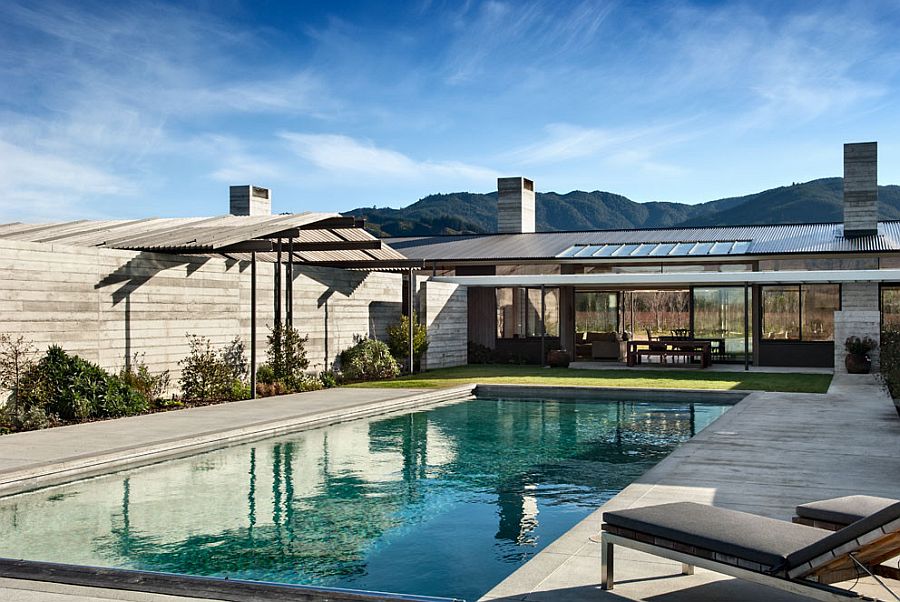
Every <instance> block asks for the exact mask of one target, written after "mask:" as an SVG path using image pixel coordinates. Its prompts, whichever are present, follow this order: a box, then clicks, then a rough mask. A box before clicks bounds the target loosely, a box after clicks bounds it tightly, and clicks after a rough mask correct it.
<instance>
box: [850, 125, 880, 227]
mask: <svg viewBox="0 0 900 602" xmlns="http://www.w3.org/2000/svg"><path fill="white" fill-rule="evenodd" d="M877 233H878V143H877V142H857V143H852V144H845V145H844V238H855V237H859V236H867V235H870V234H877Z"/></svg>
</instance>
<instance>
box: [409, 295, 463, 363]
mask: <svg viewBox="0 0 900 602" xmlns="http://www.w3.org/2000/svg"><path fill="white" fill-rule="evenodd" d="M467 306H468V295H467V289H466V287H464V286H460V285H458V284H449V283H446V282H432V281H425V282H422V284H421V288H420V289H419V316H420V319H421V320H422V321H423V322H424V324H425V328H426V331H427V333H428V351H426V352H425V356H424V357H423V358H422V369H423V370H434V369H435V368H449V367H450V366H465V365H466V363H467V362H468V340H469V337H468V332H467V327H466V326H467V320H466V313H467Z"/></svg>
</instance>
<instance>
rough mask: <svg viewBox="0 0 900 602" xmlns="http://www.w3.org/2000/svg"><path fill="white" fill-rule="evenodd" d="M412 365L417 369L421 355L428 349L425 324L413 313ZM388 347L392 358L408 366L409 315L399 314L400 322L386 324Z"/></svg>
mask: <svg viewBox="0 0 900 602" xmlns="http://www.w3.org/2000/svg"><path fill="white" fill-rule="evenodd" d="M413 324H414V326H413V366H414V367H415V368H416V369H417V370H418V369H419V366H420V365H421V361H422V355H423V354H424V353H425V352H426V351H427V350H428V333H427V332H426V330H425V325H424V324H420V323H419V320H418V318H417V316H416V314H415V313H413ZM388 347H389V348H390V350H391V355H393V356H394V359H395V360H397V362H398V363H399V364H400V365H401V366H403V368H404V369H407V368H408V367H409V316H407V315H403V316H400V322H399V323H396V324H391V325H390V326H388Z"/></svg>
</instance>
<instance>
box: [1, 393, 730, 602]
mask: <svg viewBox="0 0 900 602" xmlns="http://www.w3.org/2000/svg"><path fill="white" fill-rule="evenodd" d="M726 409H727V408H726V407H725V406H713V405H700V404H697V405H695V404H674V403H652V404H650V403H627V402H619V403H615V402H612V403H572V402H552V401H545V402H530V401H496V400H475V401H469V402H464V403H455V404H451V405H444V406H441V407H437V408H434V409H431V410H427V411H420V412H414V413H411V414H404V415H396V416H388V417H380V418H378V417H376V418H371V419H368V420H359V421H354V422H350V423H346V424H338V425H334V426H330V427H327V428H322V429H317V430H313V431H306V432H302V433H296V434H293V435H288V436H284V437H279V438H277V439H270V440H266V441H261V442H256V443H252V444H246V445H241V446H236V447H230V448H225V449H221V450H218V451H213V452H208V453H204V454H200V455H196V456H192V457H189V458H184V459H179V460H172V461H168V462H163V463H160V464H156V465H153V466H147V467H143V468H138V469H134V470H128V471H123V472H119V473H115V474H111V475H107V476H104V477H100V478H96V479H90V480H85V481H80V482H77V483H72V484H70V485H64V486H60V487H55V488H52V489H46V490H42V491H37V492H34V493H30V494H23V495H19V496H15V497H11V498H6V499H2V500H0V555H2V556H5V557H14V558H30V559H38V560H48V561H57V562H71V563H81V564H93V565H101V566H116V567H128V568H137V569H145V570H155V571H167V572H175V573H187V574H194V575H218V576H226V575H227V576H230V577H232V578H241V579H256V580H266V581H279V582H287V583H307V584H318V585H329V586H338V587H351V588H364V589H371V590H380V591H395V592H402V593H419V594H431V595H443V596H458V597H463V598H466V599H476V598H477V597H478V596H480V595H481V594H483V593H484V592H486V591H487V590H488V589H490V587H491V586H493V585H494V584H496V583H497V582H499V581H500V580H501V579H502V578H503V577H505V576H506V575H508V574H509V573H511V572H512V571H513V570H515V568H517V567H518V566H519V565H521V564H522V563H523V562H525V561H526V560H528V559H529V558H531V557H532V556H533V555H534V554H535V553H537V552H538V551H539V550H540V549H541V548H542V547H543V546H545V545H546V544H547V543H549V542H550V541H552V540H553V539H555V538H556V537H558V536H559V535H561V534H562V533H563V532H565V531H566V530H567V529H569V528H570V527H572V526H573V525H574V524H575V523H576V522H578V521H579V520H580V519H582V518H584V517H585V516H587V515H588V514H589V513H590V512H591V511H592V510H593V509H595V508H596V507H597V506H599V505H600V504H602V503H603V502H605V501H606V500H608V499H609V498H610V497H612V496H613V495H615V494H616V493H617V492H618V491H620V490H621V489H622V488H623V487H625V486H626V485H627V484H628V483H630V482H631V481H633V480H634V479H635V478H636V477H637V476H638V475H640V474H641V473H643V472H644V471H646V470H647V469H648V468H649V467H650V466H652V465H653V464H655V463H656V462H658V461H659V460H660V459H661V458H663V457H664V456H666V455H667V454H668V453H669V452H670V451H671V450H672V449H673V448H674V447H675V446H677V445H678V443H680V442H682V441H684V440H686V439H688V438H689V437H690V436H692V435H693V434H694V433H695V432H696V431H699V430H700V429H702V428H703V427H705V426H706V425H707V424H709V423H710V422H712V421H713V420H714V419H715V418H717V417H718V416H719V415H721V414H722V413H723V412H724V411H725V410H726Z"/></svg>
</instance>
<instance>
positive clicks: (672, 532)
mask: <svg viewBox="0 0 900 602" xmlns="http://www.w3.org/2000/svg"><path fill="white" fill-rule="evenodd" d="M603 521H604V522H606V523H609V524H610V525H613V526H616V527H621V528H624V529H631V530H632V531H638V532H640V533H646V534H647V535H652V536H654V537H661V538H663V539H668V540H671V541H676V542H679V543H683V544H687V545H691V546H695V547H698V548H703V549H706V550H710V551H712V552H718V553H720V554H726V555H728V556H734V557H737V558H741V559H744V560H748V561H751V562H756V563H759V564H761V565H764V566H767V567H770V568H771V569H773V570H774V569H776V568H779V567H781V566H782V565H783V564H784V562H785V560H786V559H787V557H788V555H789V554H791V553H792V552H796V551H797V550H801V549H806V548H808V547H809V546H810V544H813V543H814V542H817V541H819V540H821V539H823V538H825V537H827V536H828V535H829V533H830V532H829V531H826V530H824V529H816V528H814V527H808V526H806V525H798V524H794V523H789V522H787V521H783V520H775V519H773V518H767V517H764V516H757V515H755V514H748V513H746V512H738V511H736V510H726V509H724V508H716V507H714V506H705V505H703V504H695V503H693V502H676V503H672V504H660V505H658V506H648V507H646V508H632V509H629V510H617V511H614V512H606V513H604V514H603Z"/></svg>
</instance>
